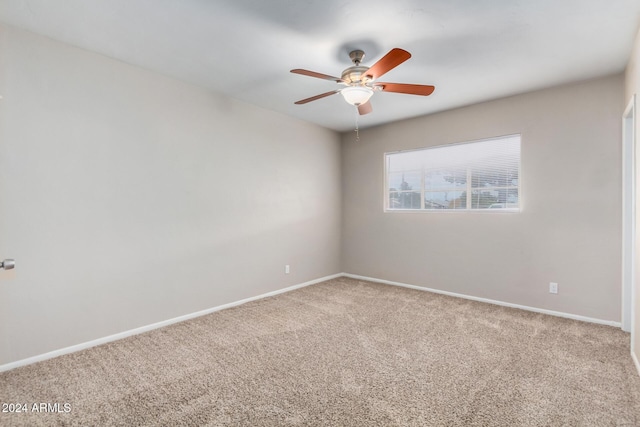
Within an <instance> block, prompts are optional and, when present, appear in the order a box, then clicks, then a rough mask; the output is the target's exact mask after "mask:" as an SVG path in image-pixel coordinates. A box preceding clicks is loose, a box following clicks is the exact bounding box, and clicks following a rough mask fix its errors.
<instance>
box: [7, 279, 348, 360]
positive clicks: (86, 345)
mask: <svg viewBox="0 0 640 427" xmlns="http://www.w3.org/2000/svg"><path fill="white" fill-rule="evenodd" d="M342 276H343V273H338V274H333V275H331V276H325V277H321V278H319V279H315V280H310V281H308V282H304V283H300V284H298V285H293V286H289V287H287V288H283V289H278V290H277V291H273V292H267V293H266V294H261V295H257V296H255V297H250V298H245V299H242V300H239V301H234V302H230V303H228V304H223V305H219V306H216V307H213V308H208V309H206V310H201V311H197V312H195V313H190V314H185V315H184V316H179V317H174V318H173V319H168V320H163V321H162V322H157V323H153V324H151V325H146V326H141V327H139V328H135V329H130V330H128V331H124V332H120V333H117V334H113V335H109V336H107V337H103V338H98V339H96V340H92V341H87V342H84V343H81V344H76V345H72V346H70V347H65V348H61V349H59V350H54V351H50V352H48V353H44V354H39V355H37V356H33V357H28V358H26V359H22V360H18V361H16V362H10V363H6V364H4V365H0V372H5V371H9V370H11V369H15V368H19V367H21V366H26V365H31V364H32V363H36V362H41V361H43V360H47V359H53V358H54V357H58V356H62V355H64V354H69V353H74V352H76V351H80V350H85V349H87V348H91V347H95V346H97V345H101V344H106V343H108V342H112V341H117V340H120V339H123V338H127V337H130V336H132V335H138V334H142V333H144V332H148V331H152V330H154V329H158V328H162V327H164V326H169V325H172V324H174V323H178V322H183V321H185V320H189V319H193V318H196V317H200V316H204V315H206V314H210V313H214V312H216V311H220V310H224V309H225V308H231V307H235V306H238V305H241V304H246V303H248V302H251V301H255V300H259V299H262V298H267V297H271V296H274V295H278V294H282V293H285V292H290V291H293V290H295V289H300V288H303V287H305V286H310V285H314V284H316V283H320V282H324V281H326V280H331V279H335V278H337V277H342Z"/></svg>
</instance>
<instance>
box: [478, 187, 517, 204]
mask: <svg viewBox="0 0 640 427" xmlns="http://www.w3.org/2000/svg"><path fill="white" fill-rule="evenodd" d="M517 207H518V189H517V188H499V189H491V190H474V191H473V192H472V196H471V209H513V208H517Z"/></svg>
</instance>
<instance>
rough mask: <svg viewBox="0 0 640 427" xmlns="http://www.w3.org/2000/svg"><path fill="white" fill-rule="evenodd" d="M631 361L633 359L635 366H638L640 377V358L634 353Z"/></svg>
mask: <svg viewBox="0 0 640 427" xmlns="http://www.w3.org/2000/svg"><path fill="white" fill-rule="evenodd" d="M631 359H633V364H634V365H636V371H638V375H640V361H638V356H636V354H635V353H634V352H633V351H632V352H631Z"/></svg>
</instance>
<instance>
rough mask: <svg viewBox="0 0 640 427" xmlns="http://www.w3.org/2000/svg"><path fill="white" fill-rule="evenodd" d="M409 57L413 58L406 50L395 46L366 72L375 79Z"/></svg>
mask: <svg viewBox="0 0 640 427" xmlns="http://www.w3.org/2000/svg"><path fill="white" fill-rule="evenodd" d="M409 58H411V54H410V53H409V52H407V51H406V50H404V49H400V48H397V47H396V48H393V49H391V50H390V51H389V53H387V54H386V55H385V56H383V57H382V58H381V59H380V60H379V61H378V62H376V63H375V64H373V65H372V66H371V68H369V69H368V70H367V71H366V72H365V73H364V74H365V75H366V76H369V77H371V78H372V79H374V80H375V79H377V78H378V77H380V76H382V75H383V74H385V73H387V72H389V71H391V70H392V69H394V68H396V67H397V66H398V65H400V64H402V63H403V62H404V61H406V60H407V59H409Z"/></svg>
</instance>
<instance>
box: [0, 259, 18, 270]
mask: <svg viewBox="0 0 640 427" xmlns="http://www.w3.org/2000/svg"><path fill="white" fill-rule="evenodd" d="M15 266H16V260H14V259H5V260H4V261H2V262H0V268H4V269H5V270H12V269H13V268H15Z"/></svg>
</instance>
